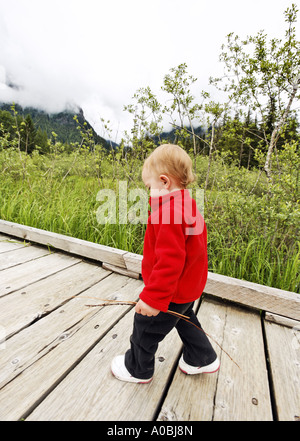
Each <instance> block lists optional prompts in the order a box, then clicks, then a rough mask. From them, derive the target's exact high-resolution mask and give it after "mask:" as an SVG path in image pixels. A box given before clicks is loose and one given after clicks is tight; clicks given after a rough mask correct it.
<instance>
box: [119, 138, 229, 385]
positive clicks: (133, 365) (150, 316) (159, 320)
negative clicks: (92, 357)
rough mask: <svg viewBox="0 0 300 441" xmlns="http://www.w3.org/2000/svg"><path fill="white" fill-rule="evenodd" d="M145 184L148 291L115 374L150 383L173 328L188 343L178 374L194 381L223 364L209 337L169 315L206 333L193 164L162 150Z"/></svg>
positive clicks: (172, 148)
mask: <svg viewBox="0 0 300 441" xmlns="http://www.w3.org/2000/svg"><path fill="white" fill-rule="evenodd" d="M142 179H143V182H144V184H145V185H146V187H147V188H148V189H149V190H150V199H149V204H150V207H151V214H150V216H149V218H148V222H147V228H146V233H145V238H144V250H143V260H142V277H143V280H144V285H145V286H144V289H143V290H142V292H141V293H140V295H139V301H138V303H137V304H136V306H135V316H134V324H133V332H132V335H131V337H130V349H128V351H127V352H126V353H125V354H124V355H119V356H117V357H115V358H114V359H113V361H112V365H111V370H112V373H113V374H114V376H115V377H116V378H118V379H119V380H123V381H128V382H132V383H149V382H150V381H151V380H152V377H153V374H154V361H155V353H156V350H157V347H158V344H159V342H160V341H162V340H163V338H164V337H165V336H166V335H167V334H168V333H169V332H170V331H171V330H172V329H173V328H174V327H176V329H177V331H178V334H179V336H180V338H181V340H182V342H183V354H182V356H181V358H180V360H179V368H180V369H181V370H182V371H183V372H184V373H186V374H191V375H193V374H200V373H210V372H215V371H217V370H218V369H219V365H220V363H219V360H218V358H217V355H216V353H215V351H214V349H213V347H212V346H211V344H210V342H209V340H208V338H207V336H206V335H205V333H204V332H203V331H202V330H200V329H197V328H196V327H195V326H193V325H192V324H190V323H188V322H186V321H185V320H182V319H180V318H178V317H175V316H174V315H171V314H168V313H166V312H167V311H168V310H170V311H175V312H177V313H180V314H184V315H186V316H188V317H190V321H191V322H193V323H194V324H195V325H197V326H198V327H201V325H200V323H199V321H198V319H197V317H196V315H195V313H194V312H193V304H194V301H195V300H196V299H198V298H199V297H200V296H201V294H202V292H203V289H204V287H205V284H206V280H207V271H208V266H207V232H206V225H205V222H204V219H203V217H202V216H201V214H200V212H199V210H198V208H197V206H196V202H195V200H194V199H192V198H191V197H190V194H189V191H188V190H187V188H186V187H187V186H188V184H190V183H191V182H193V181H194V175H193V172H192V161H191V158H190V157H189V155H188V154H187V153H186V152H185V151H184V150H183V149H182V148H181V147H179V146H177V145H173V144H163V145H161V146H159V147H157V148H156V149H155V150H154V151H153V152H152V153H151V154H150V156H149V157H148V158H147V159H146V161H145V163H144V166H143V170H142Z"/></svg>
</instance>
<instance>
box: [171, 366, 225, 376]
mask: <svg viewBox="0 0 300 441" xmlns="http://www.w3.org/2000/svg"><path fill="white" fill-rule="evenodd" d="M179 369H180V370H181V372H183V373H184V374H186V375H197V374H214V373H215V372H218V370H219V369H220V366H219V367H218V368H217V369H215V370H214V371H201V370H199V372H193V373H190V372H186V371H184V370H183V369H182V368H181V367H180V366H179ZM200 369H201V368H200Z"/></svg>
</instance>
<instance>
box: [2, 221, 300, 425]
mask: <svg viewBox="0 0 300 441" xmlns="http://www.w3.org/2000/svg"><path fill="white" fill-rule="evenodd" d="M24 238H25V240H24ZM38 244H40V245H38ZM41 244H42V245H41ZM54 247H55V248H54ZM140 265H141V256H137V255H134V254H132V253H127V252H125V251H122V250H115V249H112V248H109V247H102V246H100V245H95V244H90V243H88V242H85V241H79V240H77V239H72V238H68V237H65V236H61V235H56V234H53V233H49V232H43V231H41V230H37V229H33V228H29V227H23V226H20V225H17V224H12V223H9V222H5V221H0V420H2V421H3V420H6V421H7V420H20V419H25V420H28V421H39V420H43V421H45V420H51V421H54V420H67V421H83V420H102V421H209V420H214V421H219V420H225V421H246V420H250V421H253V420H299V419H300V338H299V334H300V322H299V320H300V296H299V295H298V294H295V293H287V292H284V291H280V290H275V289H271V288H267V287H262V286H260V285H256V284H250V283H248V282H242V281H238V280H235V279H231V278H227V277H223V276H218V275H214V274H211V273H210V274H209V280H208V283H207V286H206V289H205V294H204V295H203V296H202V298H201V303H199V304H198V305H197V311H199V312H198V317H199V320H200V322H201V323H202V325H203V327H204V329H205V330H206V332H207V333H208V334H209V335H210V337H211V341H212V344H213V345H214V347H215V349H216V351H217V353H218V355H219V357H220V359H221V367H220V370H219V371H218V372H217V373H215V374H202V375H200V376H187V375H185V374H183V373H182V372H181V371H180V370H179V369H178V367H177V364H178V359H179V357H180V354H181V350H182V345H181V341H180V339H179V337H178V335H177V333H176V330H174V331H172V332H171V333H170V334H169V335H168V336H167V337H166V339H165V340H164V341H163V342H162V343H161V344H160V345H159V349H158V352H157V354H156V362H155V363H156V364H155V366H156V369H155V376H154V379H153V381H152V382H151V383H149V384H145V385H136V384H131V383H124V382H121V381H118V380H116V379H115V378H114V377H113V375H112V374H111V372H110V363H111V360H112V358H113V357H114V356H115V355H118V354H122V353H124V351H126V349H127V348H128V342H129V337H130V335H131V332H132V321H133V313H134V311H133V308H132V306H130V305H118V306H116V305H114V306H107V307H103V306H102V307H90V306H87V305H93V304H97V303H99V302H100V301H97V299H108V300H109V299H114V300H123V301H125V300H128V301H136V300H137V298H138V295H139V293H140V291H141V289H142V287H143V282H142V280H141V277H140ZM1 338H2V340H1ZM217 342H218V344H219V345H220V346H221V347H222V350H221V349H220V346H218V344H217ZM225 351H226V352H227V353H228V354H229V355H230V357H231V358H232V359H231V358H230V357H229V356H228V355H227V353H226V352H225ZM233 360H234V361H233ZM235 363H237V364H238V366H239V367H237V365H236V364H235Z"/></svg>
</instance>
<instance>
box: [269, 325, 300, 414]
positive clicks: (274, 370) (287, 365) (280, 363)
mask: <svg viewBox="0 0 300 441" xmlns="http://www.w3.org/2000/svg"><path fill="white" fill-rule="evenodd" d="M265 331H266V340H267V349H268V356H269V363H270V369H271V377H272V383H273V389H274V401H275V406H276V413H277V417H278V419H279V420H280V421H299V420H300V326H297V327H294V328H290V327H286V326H281V325H278V324H276V323H271V322H268V321H265Z"/></svg>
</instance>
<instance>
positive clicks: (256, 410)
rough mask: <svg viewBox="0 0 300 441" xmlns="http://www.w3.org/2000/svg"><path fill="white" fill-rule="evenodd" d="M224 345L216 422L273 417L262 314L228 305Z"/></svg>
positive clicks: (216, 401)
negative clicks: (225, 353) (236, 364)
mask: <svg viewBox="0 0 300 441" xmlns="http://www.w3.org/2000/svg"><path fill="white" fill-rule="evenodd" d="M222 346H223V348H224V349H225V350H226V351H227V352H228V353H229V354H230V355H231V357H232V358H233V359H234V360H235V361H236V362H237V363H238V365H239V367H240V369H238V368H237V367H236V366H235V365H234V364H233V363H232V361H231V360H230V359H229V357H227V356H225V355H224V353H222V358H221V369H220V371H219V376H218V385H217V392H216V397H215V410H214V418H213V419H214V420H215V421H270V420H272V419H273V415H272V408H271V399H270V392H269V383H268V374H267V367H266V360H265V352H264V341H263V335H262V327H261V320H260V315H259V313H256V312H250V311H248V310H246V309H242V308H238V307H233V306H232V307H230V306H228V307H227V314H226V324H225V328H224V339H223V342H222Z"/></svg>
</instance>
